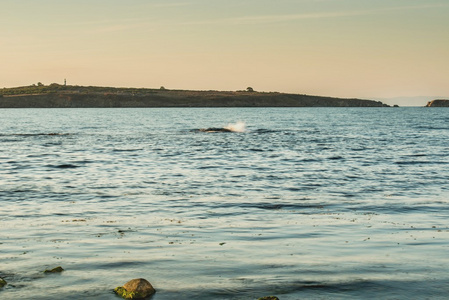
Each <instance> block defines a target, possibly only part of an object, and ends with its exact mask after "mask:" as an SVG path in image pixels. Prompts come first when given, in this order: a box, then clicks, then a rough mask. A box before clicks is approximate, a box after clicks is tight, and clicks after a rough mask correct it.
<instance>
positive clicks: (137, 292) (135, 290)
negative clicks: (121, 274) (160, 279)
mask: <svg viewBox="0 0 449 300" xmlns="http://www.w3.org/2000/svg"><path fill="white" fill-rule="evenodd" d="M114 292H115V293H116V294H118V295H119V296H121V297H122V298H125V299H145V298H147V297H149V296H151V295H153V294H154V293H156V290H155V289H154V288H153V286H152V285H151V283H149V282H148V281H147V280H145V279H143V278H137V279H133V280H130V281H128V282H127V283H125V284H124V285H123V286H119V287H116V288H115V289H114Z"/></svg>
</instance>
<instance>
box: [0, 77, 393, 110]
mask: <svg viewBox="0 0 449 300" xmlns="http://www.w3.org/2000/svg"><path fill="white" fill-rule="evenodd" d="M65 107H67V108H68V107H86V108H87V107H89V108H94V107H389V105H387V104H384V103H382V102H380V101H374V100H363V99H355V98H354V99H345V98H334V97H321V96H310V95H302V94H287V93H278V92H257V91H254V90H253V89H252V88H251V87H248V88H247V89H246V90H242V91H192V90H169V89H166V88H164V87H161V88H159V89H148V88H114V87H94V86H76V85H75V86H72V85H65V84H64V85H60V84H56V83H52V84H50V85H43V84H42V83H38V84H37V85H31V86H24V87H15V88H3V89H0V108H65Z"/></svg>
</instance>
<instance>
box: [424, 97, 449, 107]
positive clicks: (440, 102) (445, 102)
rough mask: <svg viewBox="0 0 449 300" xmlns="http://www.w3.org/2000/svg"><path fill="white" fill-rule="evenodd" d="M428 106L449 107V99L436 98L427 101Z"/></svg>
mask: <svg viewBox="0 0 449 300" xmlns="http://www.w3.org/2000/svg"><path fill="white" fill-rule="evenodd" d="M426 106H427V107H449V100H446V99H436V100H432V101H429V102H427V105H426Z"/></svg>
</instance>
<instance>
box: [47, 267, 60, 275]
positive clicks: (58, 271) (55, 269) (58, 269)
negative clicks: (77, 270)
mask: <svg viewBox="0 0 449 300" xmlns="http://www.w3.org/2000/svg"><path fill="white" fill-rule="evenodd" d="M62 271H64V269H63V268H62V267H60V266H59V267H56V268H53V269H51V270H45V271H44V273H45V274H48V273H61V272H62Z"/></svg>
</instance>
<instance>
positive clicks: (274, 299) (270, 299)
mask: <svg viewBox="0 0 449 300" xmlns="http://www.w3.org/2000/svg"><path fill="white" fill-rule="evenodd" d="M257 300H279V298H278V297H276V296H267V297H262V298H259V299H257Z"/></svg>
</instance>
